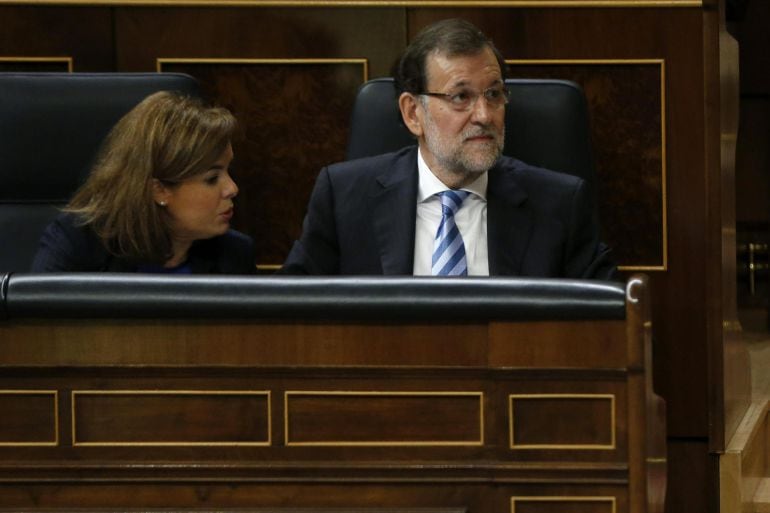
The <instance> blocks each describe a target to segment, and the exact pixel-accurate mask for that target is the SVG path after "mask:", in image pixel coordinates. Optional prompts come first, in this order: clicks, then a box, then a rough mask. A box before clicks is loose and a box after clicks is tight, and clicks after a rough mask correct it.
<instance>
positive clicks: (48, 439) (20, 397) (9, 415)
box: [0, 390, 59, 446]
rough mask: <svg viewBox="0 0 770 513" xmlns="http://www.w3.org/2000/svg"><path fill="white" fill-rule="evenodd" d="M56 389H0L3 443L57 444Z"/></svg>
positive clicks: (0, 444) (0, 431)
mask: <svg viewBox="0 0 770 513" xmlns="http://www.w3.org/2000/svg"><path fill="white" fill-rule="evenodd" d="M57 396H58V394H57V392H56V391H55V390H0V446H25V445H56V444H57V443H58V441H59V432H58V413H57V404H56V403H57Z"/></svg>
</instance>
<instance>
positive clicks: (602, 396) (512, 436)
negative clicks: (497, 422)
mask: <svg viewBox="0 0 770 513" xmlns="http://www.w3.org/2000/svg"><path fill="white" fill-rule="evenodd" d="M532 399H535V400H537V399H579V400H596V399H600V400H607V401H609V402H610V437H611V438H610V443H609V444H517V443H516V438H515V433H514V418H515V414H514V411H513V410H514V406H513V403H514V401H515V400H532ZM616 415H617V412H616V408H615V395H614V394H510V395H509V396H508V434H509V443H510V446H509V448H510V449H513V450H520V449H530V450H533V449H534V450H540V451H547V450H564V449H566V450H581V451H587V450H588V451H593V450H607V451H611V450H615V449H616V448H617V441H616V436H615V426H616V421H615V417H616Z"/></svg>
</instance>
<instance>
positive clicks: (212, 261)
mask: <svg viewBox="0 0 770 513" xmlns="http://www.w3.org/2000/svg"><path fill="white" fill-rule="evenodd" d="M77 219H78V218H77V216H76V215H74V214H69V213H63V214H60V215H59V216H58V217H57V218H56V219H55V220H54V221H53V222H52V223H51V224H49V225H48V227H46V229H45V231H44V232H43V235H42V237H41V238H40V246H39V248H38V251H37V254H36V255H35V258H34V260H33V262H32V268H31V271H32V272H66V271H72V272H136V270H137V263H136V262H130V261H126V260H124V259H121V258H117V257H115V256H114V255H112V254H111V253H110V252H109V251H107V249H106V248H105V247H104V245H103V244H102V242H101V240H100V239H99V237H97V235H96V234H95V233H94V231H93V230H92V229H91V228H90V227H89V226H88V225H85V226H84V225H82V224H80V223H78V222H77ZM188 262H189V264H190V267H191V268H192V272H193V273H194V274H254V273H255V272H256V267H255V247H254V241H253V240H252V238H251V237H249V236H247V235H244V234H243V233H240V232H237V231H235V230H228V231H227V233H225V234H223V235H220V236H218V237H213V238H211V239H205V240H200V241H196V242H195V243H193V245H192V247H191V248H190V252H189V255H188Z"/></svg>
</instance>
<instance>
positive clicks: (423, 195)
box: [414, 149, 489, 276]
mask: <svg viewBox="0 0 770 513" xmlns="http://www.w3.org/2000/svg"><path fill="white" fill-rule="evenodd" d="M417 172H418V175H419V185H418V189H417V224H416V226H415V237H414V275H415V276H430V275H431V260H432V257H433V244H434V239H435V238H436V232H437V231H438V225H439V224H440V223H441V200H440V199H439V197H438V196H436V194H437V193H439V192H442V191H446V190H449V187H447V186H446V185H444V183H443V182H442V181H441V180H439V179H438V178H436V175H434V174H433V173H432V172H431V170H430V168H428V164H427V163H426V162H425V159H423V158H422V149H420V151H418V152H417ZM487 180H488V177H487V173H484V174H482V175H481V176H480V177H479V178H478V179H477V180H476V181H475V182H473V183H472V184H470V185H468V186H467V187H463V188H462V190H464V191H468V192H470V193H471V194H469V195H468V197H467V198H465V201H463V204H462V206H461V207H460V209H459V210H458V211H457V213H456V214H455V223H456V224H457V228H458V229H459V230H460V235H462V238H463V243H464V244H465V258H466V260H467V262H468V276H489V257H488V255H487Z"/></svg>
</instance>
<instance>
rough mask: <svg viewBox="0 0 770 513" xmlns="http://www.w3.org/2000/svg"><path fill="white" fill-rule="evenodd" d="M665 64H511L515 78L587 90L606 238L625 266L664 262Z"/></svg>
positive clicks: (642, 267)
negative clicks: (570, 83) (563, 82)
mask: <svg viewBox="0 0 770 513" xmlns="http://www.w3.org/2000/svg"><path fill="white" fill-rule="evenodd" d="M663 65H664V62H663V61H662V60H658V61H656V60H650V61H640V60H620V59H619V60H594V61H590V60H588V61H581V60H574V61H569V60H566V61H531V60H521V61H512V62H511V63H510V70H511V73H510V76H511V77H513V78H556V79H564V80H572V81H574V82H577V83H578V84H580V86H581V87H582V88H583V90H584V91H585V93H586V98H587V101H588V108H589V111H590V113H591V130H592V134H591V135H592V139H593V151H594V159H595V167H596V175H597V182H598V184H599V194H598V202H599V216H600V219H601V221H602V228H603V232H604V240H605V242H607V244H609V245H610V247H612V248H613V251H614V253H615V259H616V260H617V262H618V263H619V265H621V266H622V267H623V268H626V269H628V268H631V269H636V270H645V271H650V270H652V271H654V270H665V268H666V265H667V258H666V257H667V245H668V242H667V240H666V239H667V237H666V228H667V227H666V212H665V198H666V194H665V193H666V190H665V186H666V183H665V178H666V172H665V162H664V159H663V157H664V154H665V147H664V139H665V131H664V127H665V124H664V123H665V120H664V119H663V116H662V114H661V111H662V108H663V107H664V105H663V102H664V98H663V94H662V93H663V91H662V86H663V85H664V79H665V72H664V70H665V68H664V66H663Z"/></svg>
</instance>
